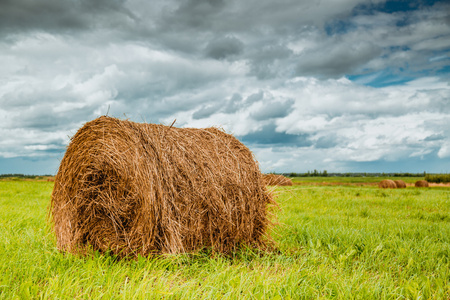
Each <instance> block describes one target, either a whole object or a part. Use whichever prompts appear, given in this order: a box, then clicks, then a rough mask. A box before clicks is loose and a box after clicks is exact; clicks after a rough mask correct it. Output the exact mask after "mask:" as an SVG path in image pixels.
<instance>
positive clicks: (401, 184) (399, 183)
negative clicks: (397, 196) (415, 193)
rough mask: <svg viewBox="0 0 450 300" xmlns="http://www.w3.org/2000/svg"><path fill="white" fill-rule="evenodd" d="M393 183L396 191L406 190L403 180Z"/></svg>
mask: <svg viewBox="0 0 450 300" xmlns="http://www.w3.org/2000/svg"><path fill="white" fill-rule="evenodd" d="M394 183H395V185H396V186H397V188H398V189H403V188H406V183H405V182H404V181H403V180H394Z"/></svg>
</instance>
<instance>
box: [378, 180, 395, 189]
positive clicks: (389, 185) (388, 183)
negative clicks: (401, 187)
mask: <svg viewBox="0 0 450 300" xmlns="http://www.w3.org/2000/svg"><path fill="white" fill-rule="evenodd" d="M378 187H379V188H382V189H395V188H397V185H396V184H395V182H394V181H393V180H389V179H385V180H382V181H380V182H379V183H378Z"/></svg>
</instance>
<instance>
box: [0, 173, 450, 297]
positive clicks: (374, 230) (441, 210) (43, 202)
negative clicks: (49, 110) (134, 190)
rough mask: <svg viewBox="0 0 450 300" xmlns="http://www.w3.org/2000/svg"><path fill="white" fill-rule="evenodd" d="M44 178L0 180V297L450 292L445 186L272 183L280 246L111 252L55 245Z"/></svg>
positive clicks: (449, 211)
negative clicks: (124, 255)
mask: <svg viewBox="0 0 450 300" xmlns="http://www.w3.org/2000/svg"><path fill="white" fill-rule="evenodd" d="M52 187H53V185H52V183H50V182H38V181H0V254H1V255H0V298H1V299H33V298H37V299H39V298H42V299H47V298H49V299H74V298H75V299H76V298H78V299H328V298H332V299H430V298H431V299H447V298H449V297H450V268H449V267H450V222H449V221H450V189H448V188H439V189H436V188H423V189H417V188H406V189H395V190H381V189H378V188H376V187H371V186H365V187H355V186H351V187H349V186H312V185H311V186H307V185H306V186H305V185H302V186H293V187H284V188H278V189H277V191H276V192H277V193H278V195H279V197H278V202H279V205H280V210H279V211H278V212H277V214H278V223H279V225H278V226H276V227H275V228H274V230H273V232H272V236H273V237H274V239H275V240H276V242H277V243H278V251H273V252H271V253H266V254H263V255H260V253H257V252H255V251H251V250H242V251H239V252H237V253H235V255H234V256H233V257H230V258H225V257H220V256H217V255H216V256H210V255H208V254H206V253H200V254H191V255H177V256H166V257H159V258H150V259H146V258H142V257H141V258H139V259H138V260H132V261H128V260H120V261H117V260H114V258H113V257H111V256H108V255H99V254H97V253H93V254H92V255H89V256H88V257H75V256H72V255H70V254H63V253H60V252H58V251H57V249H56V246H55V240H54V237H53V236H52V234H50V233H49V232H48V229H47V227H46V209H47V206H48V204H49V200H50V194H51V190H52Z"/></svg>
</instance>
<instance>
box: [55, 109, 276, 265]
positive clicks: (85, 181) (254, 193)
mask: <svg viewBox="0 0 450 300" xmlns="http://www.w3.org/2000/svg"><path fill="white" fill-rule="evenodd" d="M270 203H274V202H273V200H272V196H271V195H270V194H269V193H268V192H267V190H266V188H265V186H264V183H263V179H262V174H261V172H260V170H259V167H258V163H257V162H256V161H255V159H254V157H253V155H252V153H251V152H250V150H249V149H248V148H247V147H245V146H244V145H243V144H242V143H240V142H239V141H238V140H237V139H236V138H234V137H233V136H231V135H229V134H226V133H225V132H223V131H222V130H219V129H216V128H207V129H193V128H185V129H180V128H174V127H168V126H163V125H155V124H140V123H134V122H131V121H121V120H118V119H115V118H111V117H106V116H103V117H100V118H98V119H95V120H93V121H91V122H88V123H86V124H85V125H84V126H83V127H82V128H81V129H79V131H78V132H77V133H76V134H75V136H74V137H72V139H71V142H70V145H69V146H68V148H67V151H66V154H65V155H64V158H63V160H62V161H61V165H60V167H59V171H58V174H57V176H56V179H55V187H54V190H53V193H52V200H51V206H50V215H51V221H52V225H53V229H54V232H55V234H56V240H57V246H58V248H59V249H60V250H64V251H68V252H72V253H79V252H80V251H84V249H86V248H87V247H92V248H93V249H94V250H99V251H100V252H105V251H111V252H112V253H114V254H117V255H119V256H126V255H130V256H136V255H142V256H148V255H151V254H153V253H185V252H191V251H197V250H201V249H204V248H210V249H212V250H213V251H214V252H221V253H230V252H231V251H233V250H234V249H236V248H237V247H239V246H240V245H246V246H250V247H262V246H264V245H265V243H266V242H267V241H268V238H267V237H266V231H267V228H268V226H269V224H270V221H269V218H268V212H267V206H268V204H270Z"/></svg>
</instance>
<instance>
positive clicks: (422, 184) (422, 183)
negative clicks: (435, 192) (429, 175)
mask: <svg viewBox="0 0 450 300" xmlns="http://www.w3.org/2000/svg"><path fill="white" fill-rule="evenodd" d="M414 185H415V186H416V187H428V186H429V184H428V181H426V180H418V181H416V183H415V184H414Z"/></svg>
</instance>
